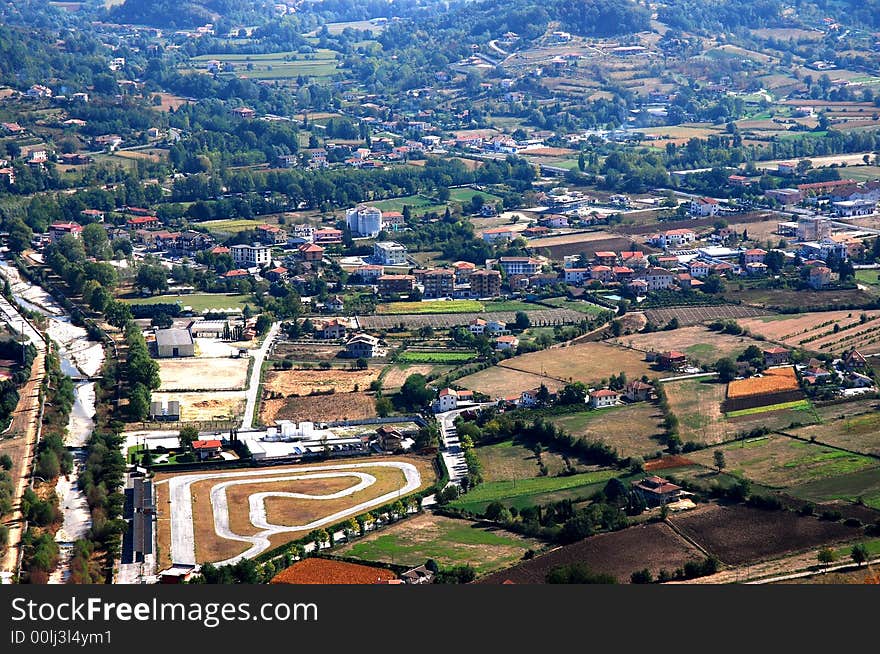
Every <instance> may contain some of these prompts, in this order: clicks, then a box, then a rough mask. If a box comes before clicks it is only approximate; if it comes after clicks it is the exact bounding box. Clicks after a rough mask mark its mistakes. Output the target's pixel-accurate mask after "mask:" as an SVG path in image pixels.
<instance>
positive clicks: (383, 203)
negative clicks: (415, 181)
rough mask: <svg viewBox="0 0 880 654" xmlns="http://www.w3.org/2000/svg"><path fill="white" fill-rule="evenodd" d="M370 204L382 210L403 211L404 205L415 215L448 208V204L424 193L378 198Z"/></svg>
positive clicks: (440, 211) (438, 211) (441, 211)
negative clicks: (427, 196) (425, 195)
mask: <svg viewBox="0 0 880 654" xmlns="http://www.w3.org/2000/svg"><path fill="white" fill-rule="evenodd" d="M450 197H451V196H450ZM370 204H371V206H374V207H376V208H377V209H380V210H381V211H399V212H401V213H402V212H403V208H404V207H409V208H410V211H412V214H413V215H414V216H421V215H423V214H426V213H432V212H433V213H441V214H442V213H443V211H444V210H445V208H446V205H445V204H442V203H440V202H438V201H437V199H436V198H426V197H424V196H422V195H408V196H406V197H402V198H391V199H389V200H378V201H376V202H371V203H370Z"/></svg>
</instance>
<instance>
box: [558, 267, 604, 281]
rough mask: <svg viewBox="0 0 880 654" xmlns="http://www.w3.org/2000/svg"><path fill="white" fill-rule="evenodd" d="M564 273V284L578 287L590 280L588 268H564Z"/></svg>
mask: <svg viewBox="0 0 880 654" xmlns="http://www.w3.org/2000/svg"><path fill="white" fill-rule="evenodd" d="M606 268H607V266H606ZM564 272H565V283H566V284H572V285H580V284H583V283H584V282H585V281H587V280H589V279H591V278H592V275H591V270H590V268H566V269H565V270H564Z"/></svg>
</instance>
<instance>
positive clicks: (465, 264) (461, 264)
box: [452, 261, 477, 284]
mask: <svg viewBox="0 0 880 654" xmlns="http://www.w3.org/2000/svg"><path fill="white" fill-rule="evenodd" d="M452 269H453V270H454V271H455V283H456V284H467V283H468V282H470V278H471V274H472V273H473V272H474V271H475V270H476V269H477V266H476V264H473V263H471V262H470V261H456V262H455V263H454V264H452Z"/></svg>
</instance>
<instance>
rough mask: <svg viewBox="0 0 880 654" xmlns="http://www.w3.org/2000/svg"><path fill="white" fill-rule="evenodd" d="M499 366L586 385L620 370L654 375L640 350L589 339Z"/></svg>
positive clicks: (635, 376)
mask: <svg viewBox="0 0 880 654" xmlns="http://www.w3.org/2000/svg"><path fill="white" fill-rule="evenodd" d="M499 367H502V368H509V369H511V370H519V371H520V372H527V373H531V374H533V375H541V376H543V377H547V378H551V379H556V380H558V381H560V382H563V383H566V382H569V381H580V382H584V383H585V384H596V383H598V382H599V381H600V380H602V379H607V378H608V377H610V376H611V375H617V374H619V373H621V372H623V373H626V376H627V378H628V379H639V378H641V377H642V375H648V376H652V375H654V374H655V371H654V370H653V369H652V368H651V367H650V366H649V364H648V362H647V361H645V357H644V355H643V353H641V352H636V351H633V350H627V349H626V348H622V347H618V346H616V345H610V344H608V343H590V342H582V343H577V344H575V345H568V346H565V347H552V348H548V349H546V350H541V351H539V352H530V353H529V354H523V355H521V356H518V357H513V358H511V359H506V360H505V361H502V362H501V363H500V364H499ZM522 390H526V389H525V388H523V389H522Z"/></svg>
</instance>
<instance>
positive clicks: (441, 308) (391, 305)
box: [376, 300, 484, 315]
mask: <svg viewBox="0 0 880 654" xmlns="http://www.w3.org/2000/svg"><path fill="white" fill-rule="evenodd" d="M483 309H484V307H483V303H482V302H477V301H476V300H445V301H444V300H433V301H430V302H388V303H386V304H380V305H378V306H377V307H376V311H378V312H379V313H382V314H386V315H390V314H393V315H398V314H422V313H473V312H475V311H483Z"/></svg>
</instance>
